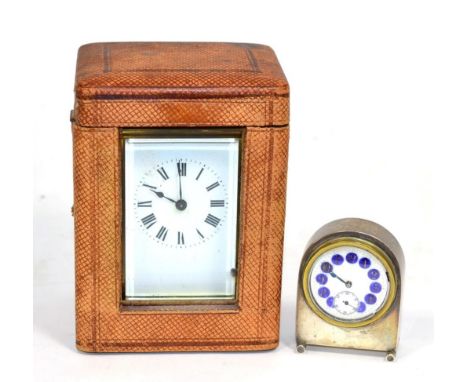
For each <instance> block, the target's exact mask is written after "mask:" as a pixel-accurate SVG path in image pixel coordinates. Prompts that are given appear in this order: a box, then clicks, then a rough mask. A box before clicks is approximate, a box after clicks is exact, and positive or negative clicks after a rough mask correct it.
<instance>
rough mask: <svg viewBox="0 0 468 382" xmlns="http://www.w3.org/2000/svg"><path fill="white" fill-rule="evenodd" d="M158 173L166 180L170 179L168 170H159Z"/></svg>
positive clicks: (162, 168)
mask: <svg viewBox="0 0 468 382" xmlns="http://www.w3.org/2000/svg"><path fill="white" fill-rule="evenodd" d="M158 172H159V175H161V176H162V178H163V179H164V180H168V179H169V175H167V172H166V170H164V167H161V168H158Z"/></svg>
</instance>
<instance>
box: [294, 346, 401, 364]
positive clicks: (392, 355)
mask: <svg viewBox="0 0 468 382" xmlns="http://www.w3.org/2000/svg"><path fill="white" fill-rule="evenodd" d="M335 349H338V348H335ZM306 350H307V345H303V344H297V346H296V351H297V352H298V353H301V354H302V353H305V351H306ZM348 350H349V349H348ZM355 351H359V352H360V351H362V350H355ZM385 360H386V361H388V362H393V361H395V360H396V351H395V350H389V351H387V352H386V353H385Z"/></svg>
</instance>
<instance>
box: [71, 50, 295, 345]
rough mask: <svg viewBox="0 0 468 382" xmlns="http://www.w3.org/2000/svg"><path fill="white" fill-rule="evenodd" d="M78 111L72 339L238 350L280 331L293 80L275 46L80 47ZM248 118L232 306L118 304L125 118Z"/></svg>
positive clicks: (130, 124) (271, 339) (226, 123)
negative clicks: (291, 88) (236, 275)
mask: <svg viewBox="0 0 468 382" xmlns="http://www.w3.org/2000/svg"><path fill="white" fill-rule="evenodd" d="M75 93H76V100H75V108H74V113H73V117H72V122H73V123H72V130H73V149H74V156H73V165H74V218H75V257H76V259H75V261H76V262H75V269H76V271H75V272H76V274H75V277H76V345H77V348H78V349H80V350H83V351H89V352H150V351H242V350H264V349H272V348H275V347H276V346H277V344H278V340H279V316H280V292H281V266H282V255H283V233H284V216H285V196H286V195H285V193H286V170H287V157H288V135H289V128H288V122H289V88H288V83H287V81H286V78H285V76H284V74H283V72H282V70H281V67H280V66H279V63H278V61H277V59H276V56H275V54H274V52H273V51H272V50H271V49H270V48H269V47H267V46H264V45H255V44H236V43H148V42H145V43H97V44H89V45H85V46H82V47H81V48H80V50H79V53H78V62H77V73H76V83H75ZM146 127H148V128H149V127H151V128H158V127H165V128H167V127H179V128H186V127H190V128H193V127H206V128H216V127H223V128H226V127H236V128H239V127H241V128H243V129H244V142H243V153H242V155H243V163H242V166H243V171H242V179H241V196H240V200H241V203H240V207H239V214H240V215H239V216H240V219H241V220H240V232H239V253H238V258H239V272H238V293H237V296H238V297H237V301H236V304H234V305H233V306H226V307H220V306H210V305H206V306H203V307H200V308H193V307H192V308H190V309H189V308H187V307H178V308H177V307H153V308H152V307H145V308H144V309H141V308H135V307H131V306H130V307H129V306H127V305H123V304H122V284H121V274H122V234H121V232H122V215H123V213H122V208H121V205H122V184H121V164H122V161H121V155H122V153H121V145H120V142H121V139H120V138H121V130H122V128H139V129H141V128H146Z"/></svg>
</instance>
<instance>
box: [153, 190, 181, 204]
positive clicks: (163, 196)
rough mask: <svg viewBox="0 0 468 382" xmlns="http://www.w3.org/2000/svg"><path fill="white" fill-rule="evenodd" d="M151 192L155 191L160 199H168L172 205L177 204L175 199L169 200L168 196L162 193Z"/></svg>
mask: <svg viewBox="0 0 468 382" xmlns="http://www.w3.org/2000/svg"><path fill="white" fill-rule="evenodd" d="M151 191H153V192H154V193H155V194H156V195H157V196H158V198H164V199H167V200H169V201H170V202H172V203H175V202H176V201H175V200H174V199H171V198H168V197H167V196H165V195H164V193H162V192H161V191H155V190H151Z"/></svg>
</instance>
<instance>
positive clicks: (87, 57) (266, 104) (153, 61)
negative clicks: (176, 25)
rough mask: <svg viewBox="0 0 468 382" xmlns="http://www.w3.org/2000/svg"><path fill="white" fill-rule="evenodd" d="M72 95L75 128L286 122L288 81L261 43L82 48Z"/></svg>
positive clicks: (158, 44)
mask: <svg viewBox="0 0 468 382" xmlns="http://www.w3.org/2000/svg"><path fill="white" fill-rule="evenodd" d="M75 91H76V96H77V97H76V104H75V118H76V121H77V123H78V124H79V125H80V126H98V127H116V126H126V127H132V126H134V127H140V126H154V125H158V126H172V125H173V126H193V125H195V124H202V125H206V126H219V125H220V124H222V125H223V126H281V125H287V124H288V122H289V100H288V97H289V87H288V83H287V81H286V78H285V77H284V74H283V72H282V70H281V67H280V65H279V63H278V60H277V59H276V56H275V54H274V52H273V50H271V48H269V47H267V46H264V45H256V44H238V43H96V44H89V45H84V46H83V47H81V48H80V50H79V53H78V62H77V74H76V82H75ZM154 100H157V102H154Z"/></svg>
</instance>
